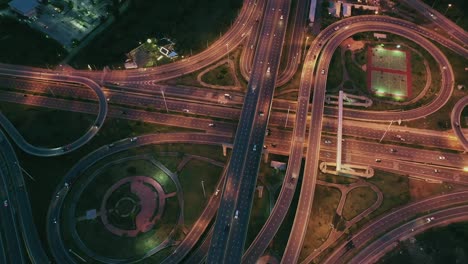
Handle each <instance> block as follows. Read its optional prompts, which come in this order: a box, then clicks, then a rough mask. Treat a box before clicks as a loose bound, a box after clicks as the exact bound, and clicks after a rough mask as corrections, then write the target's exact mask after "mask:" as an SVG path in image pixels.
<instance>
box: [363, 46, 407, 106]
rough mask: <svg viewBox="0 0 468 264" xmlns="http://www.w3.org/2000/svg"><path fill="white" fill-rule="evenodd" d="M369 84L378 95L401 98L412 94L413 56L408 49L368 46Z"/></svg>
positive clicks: (369, 87)
mask: <svg viewBox="0 0 468 264" xmlns="http://www.w3.org/2000/svg"><path fill="white" fill-rule="evenodd" d="M367 59H368V67H367V86H368V89H369V91H371V92H372V93H375V94H376V95H378V96H390V97H393V98H395V99H397V100H401V99H404V98H407V97H410V96H411V58H410V54H409V52H407V51H402V50H399V49H386V48H383V47H382V46H376V47H369V48H368V55H367Z"/></svg>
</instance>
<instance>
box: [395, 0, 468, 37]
mask: <svg viewBox="0 0 468 264" xmlns="http://www.w3.org/2000/svg"><path fill="white" fill-rule="evenodd" d="M403 2H405V3H406V4H407V5H409V6H410V7H412V8H414V9H415V10H416V11H418V12H419V13H421V14H422V15H423V16H425V17H426V18H427V19H428V20H430V21H431V22H433V23H434V24H436V25H437V26H439V27H440V28H441V29H443V30H444V31H445V32H446V33H448V34H450V36H452V37H454V38H456V39H458V40H459V41H460V42H461V43H463V44H465V45H466V44H467V43H468V33H466V31H465V30H463V28H461V27H459V26H458V25H457V24H456V23H455V22H453V21H452V20H450V19H448V18H446V17H445V16H444V15H442V14H441V13H439V12H438V11H437V10H435V9H432V8H431V7H430V6H429V5H427V4H425V3H424V2H423V1H421V0H403ZM430 13H432V14H433V15H435V19H434V17H432V16H431V14H430Z"/></svg>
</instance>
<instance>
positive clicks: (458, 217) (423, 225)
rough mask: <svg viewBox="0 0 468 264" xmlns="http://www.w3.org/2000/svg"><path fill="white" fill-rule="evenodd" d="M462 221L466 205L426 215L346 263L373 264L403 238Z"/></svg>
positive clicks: (467, 212)
mask: <svg viewBox="0 0 468 264" xmlns="http://www.w3.org/2000/svg"><path fill="white" fill-rule="evenodd" d="M427 218H430V219H432V218H434V220H430V221H431V222H429V223H427ZM463 221H468V205H462V206H457V207H454V208H448V209H444V210H441V211H438V212H433V213H429V214H427V213H426V214H425V215H423V216H420V217H418V218H416V219H414V220H411V221H409V222H407V223H404V224H403V225H401V226H399V227H398V228H395V229H394V230H392V231H390V232H388V233H387V234H385V235H383V236H382V237H380V238H378V239H377V240H375V241H373V242H372V243H371V244H370V245H368V246H366V247H365V248H364V249H362V250H361V251H360V252H359V253H358V254H357V255H356V256H355V257H353V258H352V259H351V261H349V262H347V264H360V263H375V262H376V261H377V260H379V259H380V258H381V257H383V256H384V255H385V253H387V252H388V251H390V250H391V249H392V245H395V243H397V242H399V241H403V240H404V239H405V238H408V237H413V236H415V235H417V234H418V233H421V232H423V231H425V230H427V229H429V228H434V227H437V226H444V225H448V224H450V223H455V222H463Z"/></svg>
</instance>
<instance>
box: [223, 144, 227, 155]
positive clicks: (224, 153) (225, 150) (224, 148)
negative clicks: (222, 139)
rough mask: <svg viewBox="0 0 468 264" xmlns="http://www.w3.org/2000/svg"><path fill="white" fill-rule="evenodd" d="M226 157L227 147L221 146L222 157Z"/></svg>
mask: <svg viewBox="0 0 468 264" xmlns="http://www.w3.org/2000/svg"><path fill="white" fill-rule="evenodd" d="M226 155H227V147H226V145H224V144H223V156H224V157H226Z"/></svg>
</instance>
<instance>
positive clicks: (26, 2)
mask: <svg viewBox="0 0 468 264" xmlns="http://www.w3.org/2000/svg"><path fill="white" fill-rule="evenodd" d="M8 5H9V6H10V7H11V8H13V9H15V10H16V11H18V12H21V13H23V14H27V13H29V12H30V11H31V10H33V9H35V8H36V7H37V6H38V5H39V3H38V2H37V1H36V0H13V1H11V2H10V3H8Z"/></svg>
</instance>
